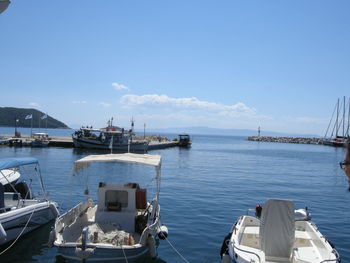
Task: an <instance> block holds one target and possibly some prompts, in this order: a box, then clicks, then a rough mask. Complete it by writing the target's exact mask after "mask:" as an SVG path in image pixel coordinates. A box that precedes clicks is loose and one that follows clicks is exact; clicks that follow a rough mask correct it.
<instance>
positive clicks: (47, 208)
mask: <svg viewBox="0 0 350 263" xmlns="http://www.w3.org/2000/svg"><path fill="white" fill-rule="evenodd" d="M29 165H31V166H34V169H33V170H34V173H28V174H26V173H24V172H20V171H21V168H22V167H23V166H29ZM27 170H28V169H27V168H26V169H25V171H27ZM27 182H30V183H27ZM37 192H38V194H37V196H34V193H37ZM58 215H59V212H58V208H57V204H56V203H55V202H53V201H50V200H49V199H48V194H47V192H46V191H45V188H44V185H43V180H42V177H41V174H40V168H39V162H38V160H37V159H36V158H32V157H27V158H4V159H0V245H3V244H6V243H9V242H11V241H14V240H17V238H19V237H20V236H21V235H23V234H25V233H28V232H30V231H32V230H34V229H36V228H38V227H40V226H41V225H44V224H46V223H48V222H49V221H51V220H53V219H55V218H56V217H57V216H58Z"/></svg>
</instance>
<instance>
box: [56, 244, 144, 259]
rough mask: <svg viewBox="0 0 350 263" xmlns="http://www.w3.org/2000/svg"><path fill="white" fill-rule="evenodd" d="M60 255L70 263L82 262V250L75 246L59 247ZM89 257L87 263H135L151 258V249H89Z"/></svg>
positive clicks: (128, 247)
mask: <svg viewBox="0 0 350 263" xmlns="http://www.w3.org/2000/svg"><path fill="white" fill-rule="evenodd" d="M57 253H58V255H60V256H62V257H64V258H65V259H68V260H69V261H78V262H81V261H82V257H81V256H79V255H82V254H83V253H82V249H81V248H76V246H75V245H72V246H69V245H66V246H58V250H57ZM87 254H89V256H88V257H87V258H86V259H85V260H86V261H87V262H97V261H99V262H126V259H127V262H135V261H136V260H139V259H140V258H142V257H147V256H148V257H150V255H149V249H148V247H146V246H138V247H134V246H123V248H121V247H110V248H106V247H101V246H96V247H95V248H93V247H90V248H88V251H87Z"/></svg>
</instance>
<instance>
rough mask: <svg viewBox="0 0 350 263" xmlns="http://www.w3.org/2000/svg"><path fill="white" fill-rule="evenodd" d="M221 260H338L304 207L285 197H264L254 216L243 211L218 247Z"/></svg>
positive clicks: (280, 262) (294, 262)
mask: <svg viewBox="0 0 350 263" xmlns="http://www.w3.org/2000/svg"><path fill="white" fill-rule="evenodd" d="M220 255H221V258H222V262H235V263H250V262H256V263H322V262H323V263H324V262H334V263H340V257H339V254H338V252H337V251H336V249H335V248H334V247H333V246H332V245H331V243H329V241H328V240H327V239H326V238H325V236H324V235H322V234H321V233H320V231H319V230H318V229H317V227H316V225H315V224H314V223H313V222H312V221H311V218H310V214H309V213H308V211H307V209H302V210H300V209H299V210H294V203H293V202H292V201H289V200H279V199H268V200H267V201H266V202H265V204H264V206H263V207H260V206H257V210H256V216H255V217H253V216H249V215H243V216H241V217H239V219H238V220H237V222H236V223H235V224H234V225H233V226H232V228H231V231H230V233H229V234H228V235H227V236H226V237H225V239H224V241H223V244H222V248H221V251H220Z"/></svg>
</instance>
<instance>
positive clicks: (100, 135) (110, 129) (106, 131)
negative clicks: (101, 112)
mask: <svg viewBox="0 0 350 263" xmlns="http://www.w3.org/2000/svg"><path fill="white" fill-rule="evenodd" d="M112 121H113V119H111V120H110V121H108V126H107V127H106V128H102V129H93V128H88V127H83V128H80V130H78V131H76V132H75V133H74V134H73V135H72V138H73V143H74V147H76V148H88V149H102V150H110V151H113V152H142V153H145V152H147V149H148V142H147V141H133V135H134V133H133V129H130V130H125V129H124V128H120V127H117V126H113V125H112ZM132 126H133V123H132Z"/></svg>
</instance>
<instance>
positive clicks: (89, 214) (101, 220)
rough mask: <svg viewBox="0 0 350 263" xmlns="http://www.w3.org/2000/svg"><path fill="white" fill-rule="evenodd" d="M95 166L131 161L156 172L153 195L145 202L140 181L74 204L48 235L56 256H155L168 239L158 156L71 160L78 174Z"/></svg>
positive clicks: (103, 188)
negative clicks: (95, 200) (162, 218)
mask: <svg viewBox="0 0 350 263" xmlns="http://www.w3.org/2000/svg"><path fill="white" fill-rule="evenodd" d="M94 162H107V163H109V164H110V163H111V162H118V163H125V162H126V163H133V164H141V165H148V166H153V167H155V168H156V177H155V179H156V180H155V182H156V193H155V196H154V198H153V199H152V200H150V201H149V202H147V198H146V193H147V190H146V189H143V188H141V187H140V186H139V184H138V183H126V184H110V183H106V182H101V183H100V184H99V186H98V201H97V203H96V204H94V202H93V201H92V200H91V199H88V200H87V201H85V202H82V203H80V204H78V205H77V206H75V207H73V208H72V209H70V210H69V211H68V212H67V213H65V214H63V215H62V216H60V217H59V218H58V219H57V220H56V222H55V228H54V230H53V231H52V234H51V236H52V239H54V242H53V244H54V246H56V247H57V248H58V254H59V255H60V256H62V257H63V258H65V259H68V260H73V261H82V260H84V261H102V262H110V261H113V262H134V261H135V260H137V259H139V258H140V257H143V256H148V257H149V256H150V257H152V258H155V257H156V256H157V245H158V243H159V242H158V239H164V238H166V237H167V234H168V231H167V228H166V227H165V226H163V225H161V223H160V205H159V191H160V167H161V157H160V156H159V155H149V154H132V153H125V154H106V155H90V156H87V157H84V158H82V159H80V160H78V161H76V162H75V170H76V171H78V170H80V169H82V168H84V167H87V166H89V165H90V164H92V163H94Z"/></svg>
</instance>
